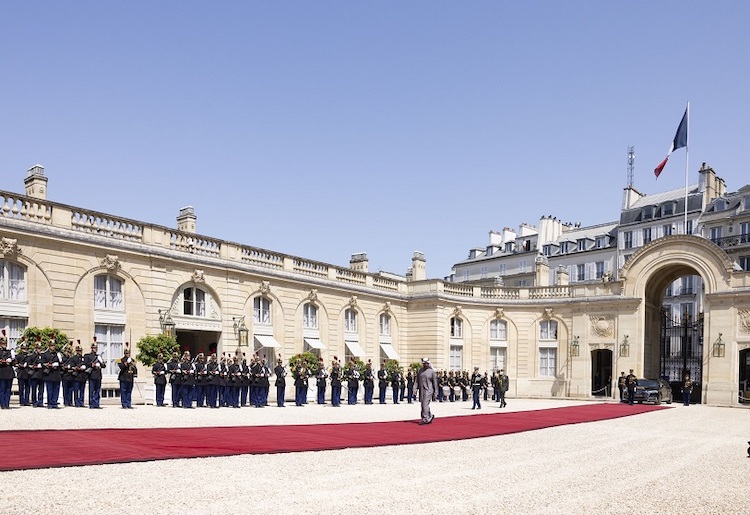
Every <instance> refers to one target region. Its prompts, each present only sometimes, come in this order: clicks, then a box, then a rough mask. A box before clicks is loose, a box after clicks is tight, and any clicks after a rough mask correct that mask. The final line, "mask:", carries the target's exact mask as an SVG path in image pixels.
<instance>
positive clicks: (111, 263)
mask: <svg viewBox="0 0 750 515" xmlns="http://www.w3.org/2000/svg"><path fill="white" fill-rule="evenodd" d="M100 263H101V265H102V267H104V268H106V269H107V270H109V271H110V272H114V271H116V270H119V269H120V258H118V257H117V256H115V255H114V254H107V255H106V256H104V257H103V258H102V260H101V261H100Z"/></svg>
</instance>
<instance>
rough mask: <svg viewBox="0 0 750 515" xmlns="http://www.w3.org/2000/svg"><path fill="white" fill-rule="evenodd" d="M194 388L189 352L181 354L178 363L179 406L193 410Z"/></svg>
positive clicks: (193, 367)
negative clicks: (180, 359)
mask: <svg viewBox="0 0 750 515" xmlns="http://www.w3.org/2000/svg"><path fill="white" fill-rule="evenodd" d="M194 387H195V366H194V365H193V361H192V360H191V359H190V351H185V352H184V353H183V354H182V361H180V404H181V405H182V407H183V408H186V409H193V388H194Z"/></svg>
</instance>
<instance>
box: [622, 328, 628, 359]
mask: <svg viewBox="0 0 750 515" xmlns="http://www.w3.org/2000/svg"><path fill="white" fill-rule="evenodd" d="M628 356H630V344H629V343H628V335H627V334H626V335H625V337H624V338H623V339H622V343H621V344H620V357H621V358H627V357H628Z"/></svg>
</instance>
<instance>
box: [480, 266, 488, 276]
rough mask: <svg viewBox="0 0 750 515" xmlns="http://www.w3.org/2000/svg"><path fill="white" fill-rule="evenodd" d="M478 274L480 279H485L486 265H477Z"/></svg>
mask: <svg viewBox="0 0 750 515" xmlns="http://www.w3.org/2000/svg"><path fill="white" fill-rule="evenodd" d="M479 275H480V276H481V278H482V279H487V267H486V266H480V267H479Z"/></svg>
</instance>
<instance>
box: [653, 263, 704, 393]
mask: <svg viewBox="0 0 750 515" xmlns="http://www.w3.org/2000/svg"><path fill="white" fill-rule="evenodd" d="M701 284H702V283H701V280H700V277H699V276H697V272H696V270H695V269H693V268H692V267H690V266H688V265H685V264H673V265H667V266H664V267H662V268H661V269H659V270H658V273H655V274H653V275H652V277H651V279H650V280H649V282H648V284H647V285H646V292H645V293H646V295H645V299H644V300H645V301H646V306H645V307H646V313H645V322H644V329H645V331H644V355H643V360H644V362H643V372H644V377H646V378H648V379H656V378H660V377H661V378H663V379H665V380H666V381H668V382H669V383H670V385H671V386H672V393H673V395H674V396H675V398H679V397H681V395H682V394H681V393H680V387H681V383H682V380H683V377H684V375H685V374H688V375H690V378H691V380H692V381H693V383H694V384H695V387H694V388H693V393H692V396H691V402H696V403H697V402H700V401H701V399H702V386H701V383H702V380H703V300H702V288H701V286H700V285H701Z"/></svg>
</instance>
